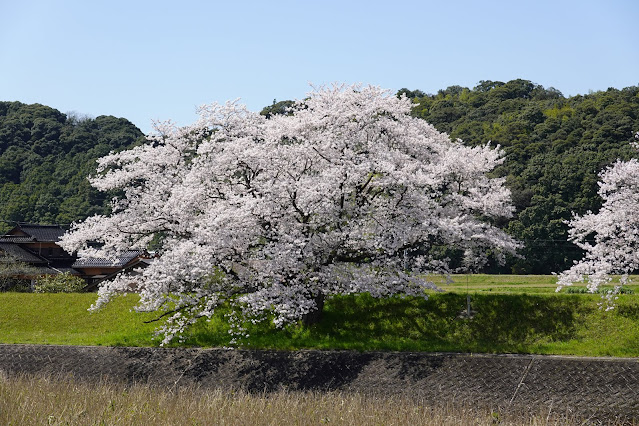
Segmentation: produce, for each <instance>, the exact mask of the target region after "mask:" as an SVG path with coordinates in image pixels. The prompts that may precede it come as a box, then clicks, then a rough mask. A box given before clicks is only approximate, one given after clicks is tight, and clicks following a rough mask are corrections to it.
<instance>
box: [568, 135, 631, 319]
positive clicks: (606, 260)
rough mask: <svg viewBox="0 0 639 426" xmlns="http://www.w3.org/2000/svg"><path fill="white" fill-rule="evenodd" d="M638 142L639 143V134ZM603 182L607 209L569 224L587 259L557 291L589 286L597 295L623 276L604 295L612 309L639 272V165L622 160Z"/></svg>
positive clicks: (601, 193) (601, 188)
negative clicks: (574, 285)
mask: <svg viewBox="0 0 639 426" xmlns="http://www.w3.org/2000/svg"><path fill="white" fill-rule="evenodd" d="M635 138H636V139H637V140H639V133H637V134H636V135H635ZM637 147H638V145H637V143H635V148H637ZM600 178H601V180H600V182H599V196H600V197H601V198H602V199H603V205H602V206H601V209H600V210H599V212H597V213H593V212H588V213H586V214H585V215H583V216H575V217H574V218H573V219H572V220H571V221H570V222H569V223H568V224H569V226H570V230H569V239H570V241H572V242H574V243H575V244H577V245H578V246H579V247H580V248H581V249H583V250H584V251H585V255H584V257H583V259H582V260H580V261H579V262H576V263H575V264H574V265H573V266H572V268H570V269H568V270H567V271H564V272H562V273H561V274H559V279H558V287H557V291H559V290H561V289H562V288H563V287H564V286H570V285H572V284H573V283H583V282H587V287H588V290H589V291H591V292H593V293H594V292H595V291H597V289H598V288H599V287H600V286H601V285H602V284H605V283H608V282H610V281H611V280H612V277H611V276H612V275H621V279H620V281H619V283H618V284H616V285H615V286H614V288H613V290H611V291H610V292H607V293H605V294H604V297H605V298H606V299H607V300H606V303H605V304H606V305H607V309H611V308H612V307H613V304H612V303H611V302H612V300H613V299H614V298H615V297H616V294H617V293H618V292H619V290H620V289H621V287H622V286H623V285H624V284H626V283H627V282H628V274H630V273H631V272H633V271H636V270H637V269H639V208H638V206H639V161H637V160H636V159H632V160H630V161H620V160H618V161H617V162H616V163H614V164H613V165H612V166H610V167H608V168H606V169H605V170H603V171H602V172H601V173H600Z"/></svg>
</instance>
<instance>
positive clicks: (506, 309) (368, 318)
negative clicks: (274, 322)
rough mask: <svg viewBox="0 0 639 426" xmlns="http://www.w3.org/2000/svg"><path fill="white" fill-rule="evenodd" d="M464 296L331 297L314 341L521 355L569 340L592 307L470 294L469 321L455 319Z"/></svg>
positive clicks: (574, 300)
mask: <svg viewBox="0 0 639 426" xmlns="http://www.w3.org/2000/svg"><path fill="white" fill-rule="evenodd" d="M465 308H466V296H465V295H461V294H455V293H446V294H436V295H433V296H431V297H430V298H429V299H428V300H424V299H420V298H399V297H393V298H388V299H374V298H372V297H370V296H368V295H359V296H345V297H336V298H333V299H331V300H330V301H329V302H328V303H327V306H326V311H325V314H324V318H323V320H322V322H320V323H319V324H317V325H316V326H314V327H313V329H312V331H311V334H312V335H314V336H315V337H316V338H323V339H326V340H330V341H333V342H334V343H336V344H344V345H347V344H348V341H350V342H351V343H352V344H353V345H354V346H355V348H357V346H358V345H357V343H356V342H358V341H359V342H362V345H361V346H362V347H365V346H366V347H373V348H376V349H391V350H423V351H478V352H509V351H510V352H526V351H527V348H529V347H532V346H533V345H534V344H536V343H538V342H539V341H545V342H548V341H563V340H570V339H571V338H573V337H574V336H575V333H576V318H577V317H578V316H579V315H580V314H581V313H583V312H585V311H586V310H589V309H592V308H591V307H589V306H588V304H587V303H586V301H585V300H584V299H583V298H582V299H580V298H579V297H572V296H564V295H562V296H554V295H550V296H549V295H544V296H535V295H525V294H523V295H510V294H509V295H475V296H472V309H473V311H475V315H474V316H473V317H472V318H470V319H463V318H460V313H461V312H462V311H464V310H465Z"/></svg>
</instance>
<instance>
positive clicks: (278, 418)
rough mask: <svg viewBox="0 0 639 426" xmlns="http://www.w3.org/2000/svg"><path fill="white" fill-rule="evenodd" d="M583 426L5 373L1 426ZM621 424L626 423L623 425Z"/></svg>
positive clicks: (574, 420)
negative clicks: (141, 425) (187, 425)
mask: <svg viewBox="0 0 639 426" xmlns="http://www.w3.org/2000/svg"><path fill="white" fill-rule="evenodd" d="M497 423H499V424H502V425H511V424H516V425H526V424H529V425H547V424H548V425H550V424H561V425H579V424H584V423H585V422H584V419H580V418H578V417H577V416H575V415H574V414H565V413H561V412H560V413H557V412H555V411H553V410H552V406H551V407H550V409H547V410H544V412H532V413H531V412H528V411H522V410H520V409H517V410H515V409H506V410H504V411H501V410H497V409H494V410H488V409H480V408H476V407H469V406H464V405H463V404H453V403H452V402H448V403H446V402H442V403H441V405H439V406H427V405H424V404H423V403H420V402H418V401H415V400H410V399H406V398H404V399H402V398H394V397H390V398H381V397H377V398H375V397H367V396H363V395H358V394H346V393H341V392H304V393H301V392H277V393H273V394H264V395H259V394H258V395H255V394H248V393H243V392H225V391H223V390H210V391H204V390H199V389H193V388H180V389H175V390H173V391H171V390H170V389H166V388H154V387H152V386H144V385H133V386H123V385H119V384H109V383H102V384H97V385H96V384H88V383H83V382H77V381H74V380H73V379H69V378H65V377H61V378H47V377H37V378H34V377H26V376H23V377H2V376H0V424H3V425H12V424H15V425H44V424H48V425H68V424H74V425H75V424H94V425H97V424H108V425H118V424H127V425H138V424H156V425H182V424H189V425H208V424H222V425H249V424H250V425H318V424H340V425H462V424H466V425H471V424H472V425H494V424H497ZM619 424H621V422H619Z"/></svg>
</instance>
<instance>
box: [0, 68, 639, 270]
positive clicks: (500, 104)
mask: <svg viewBox="0 0 639 426" xmlns="http://www.w3.org/2000/svg"><path fill="white" fill-rule="evenodd" d="M399 93H400V94H401V93H404V94H405V95H406V96H408V97H410V98H412V99H413V101H414V102H415V108H414V110H413V114H414V115H415V116H417V117H421V118H423V119H425V120H426V121H428V122H430V123H431V124H433V125H434V126H435V127H436V128H437V129H438V130H440V131H445V132H447V133H449V134H450V135H451V137H453V138H460V139H462V140H463V141H464V142H465V143H467V144H471V145H478V144H485V143H487V142H488V141H491V143H492V144H495V145H497V144H499V145H501V146H502V147H503V148H504V149H505V151H506V154H507V155H506V160H505V162H504V163H503V165H502V166H500V167H499V168H498V169H497V170H495V173H496V174H497V175H499V176H505V177H506V178H507V185H508V187H509V188H510V189H511V191H512V194H513V201H514V204H515V206H516V208H517V210H516V215H515V217H514V218H513V219H512V220H511V221H509V222H508V223H502V224H500V226H503V227H504V228H505V229H507V231H508V232H509V233H510V234H511V235H513V236H515V237H516V238H518V239H520V240H522V241H524V242H525V244H526V248H525V249H524V250H523V252H522V254H523V255H524V256H525V258H524V259H511V260H510V261H509V264H508V265H507V267H506V268H505V269H502V270H500V271H501V272H516V273H534V274H541V273H544V274H545V273H550V272H559V271H562V270H564V269H566V268H567V267H569V266H570V265H571V264H572V261H573V260H574V259H577V258H580V257H581V253H580V251H579V250H578V249H577V248H576V246H574V245H573V244H571V243H569V242H568V241H567V239H566V238H567V226H566V225H565V223H564V220H566V219H569V218H570V217H571V212H573V211H574V212H576V213H584V212H585V211H587V210H589V209H590V210H597V209H598V208H599V205H600V203H601V201H600V199H599V197H598V196H597V188H598V186H597V180H598V173H599V172H600V171H601V170H602V169H603V168H604V167H606V166H607V165H610V164H612V163H613V162H614V161H615V159H617V158H621V159H628V158H629V157H631V156H632V155H634V154H633V151H632V149H631V148H630V142H631V141H632V140H633V133H634V132H636V131H638V130H639V87H637V86H633V87H627V88H625V89H608V90H607V91H604V92H595V93H590V94H587V95H583V96H581V95H580V96H573V97H565V96H563V95H562V94H561V92H559V91H558V90H556V89H553V88H544V87H542V86H540V85H537V84H534V83H532V82H530V81H527V80H513V81H509V82H506V83H504V82H497V81H481V82H479V84H478V85H477V86H476V87H474V88H472V89H470V88H466V87H460V86H451V87H448V88H447V89H444V90H440V91H439V92H438V93H437V94H426V93H424V92H422V91H420V90H408V89H402V90H400V91H399ZM290 105H291V102H290V101H282V102H279V103H275V102H274V104H273V105H271V106H268V107H266V108H264V110H263V111H262V113H263V114H264V115H267V116H270V115H272V114H281V113H285V112H286V108H287V107H288V106H290ZM143 140H144V135H143V134H142V132H140V130H139V129H137V128H136V127H135V126H134V125H133V124H132V123H130V122H129V121H128V120H126V119H124V118H115V117H112V116H99V117H97V118H95V119H91V118H77V117H75V116H71V117H69V116H67V115H65V114H63V113H61V112H59V111H57V110H55V109H53V108H50V107H47V106H43V105H38V104H35V105H26V104H22V103H20V102H0V228H1V229H0V231H6V230H7V229H8V228H10V227H11V226H12V221H29V222H40V223H62V224H68V223H70V222H72V221H75V220H79V219H83V218H85V217H87V216H89V215H92V214H95V213H106V212H107V211H108V200H109V196H108V195H105V194H102V193H99V192H97V191H95V190H94V189H92V188H91V187H90V186H89V183H88V181H87V179H86V176H87V175H89V174H90V173H91V172H93V171H94V170H95V165H96V164H95V159H97V158H99V157H101V156H103V155H105V154H107V153H108V152H109V151H111V150H119V149H124V148H128V147H131V146H133V145H135V144H138V143H141V142H142V141H143Z"/></svg>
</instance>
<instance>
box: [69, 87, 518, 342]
mask: <svg viewBox="0 0 639 426" xmlns="http://www.w3.org/2000/svg"><path fill="white" fill-rule="evenodd" d="M410 109H411V101H410V100H409V99H406V98H405V97H401V98H398V97H397V96H395V95H394V94H393V93H391V92H389V91H387V90H383V89H380V88H377V87H370V86H361V85H355V86H344V85H333V86H330V87H321V88H317V89H314V91H312V92H311V93H309V94H308V97H307V98H306V99H304V100H301V101H298V102H297V103H296V104H295V106H294V107H292V108H291V110H290V111H289V113H288V114H282V115H276V116H273V117H271V118H268V119H267V118H265V117H263V116H261V115H259V114H256V113H253V112H250V111H248V110H247V109H246V108H245V107H244V106H242V105H239V104H238V103H237V102H229V103H226V104H224V105H219V104H213V105H208V106H204V107H202V108H201V109H200V111H199V114H200V119H199V120H198V121H197V122H196V123H195V124H193V125H191V126H186V127H178V126H175V125H174V124H172V123H171V122H167V123H157V124H156V130H155V132H154V133H153V134H152V135H150V136H149V142H148V143H147V144H145V145H143V146H138V147H136V148H133V149H131V150H128V151H123V152H118V153H111V154H109V155H107V156H106V157H104V158H102V159H100V160H99V164H98V169H97V174H96V175H95V176H94V177H93V178H92V179H91V183H92V184H93V186H95V187H96V188H98V189H100V190H104V191H107V190H117V191H119V193H120V194H121V196H119V197H117V198H116V199H114V200H113V202H112V214H111V215H110V216H94V217H91V218H89V219H87V220H86V221H84V222H83V223H78V224H74V225H73V227H72V229H71V231H70V232H69V233H68V234H67V235H65V236H64V238H63V241H62V244H63V246H64V248H65V249H66V250H68V251H71V252H77V253H78V254H79V255H80V256H82V257H96V256H97V257H109V256H116V255H117V254H119V253H122V252H124V251H127V250H131V249H145V248H147V247H149V245H150V244H152V245H153V247H155V248H156V249H157V254H158V257H157V259H156V260H155V261H154V262H153V263H152V264H151V265H150V266H148V267H147V268H145V269H143V270H140V271H139V274H138V275H135V276H132V275H124V274H123V275H120V276H119V277H117V278H116V279H114V280H112V281H109V282H107V283H105V284H103V285H102V286H101V287H100V289H99V297H98V300H97V302H96V303H95V305H94V306H93V308H94V309H97V308H99V307H100V306H102V305H103V304H104V303H107V302H108V301H109V300H110V298H111V297H112V296H113V295H115V294H118V293H121V292H126V291H128V290H130V288H131V286H132V285H135V287H136V288H138V289H139V291H140V294H141V301H140V306H139V307H138V309H140V310H147V311H148V310H151V311H159V312H163V313H164V318H165V319H166V322H165V325H164V326H163V327H162V328H161V329H160V333H161V334H162V335H163V337H164V340H163V343H167V342H169V341H170V340H171V339H172V338H174V337H175V336H178V335H181V334H182V332H183V331H184V330H185V329H186V328H187V327H188V326H189V325H191V324H193V323H194V322H195V321H197V320H198V318H201V317H209V318H210V317H211V315H213V312H214V310H215V309H216V308H217V307H218V306H220V305H221V304H231V305H232V306H235V307H236V311H235V312H236V314H233V315H232V320H233V324H232V325H233V327H234V330H235V331H234V332H235V333H236V334H239V335H242V333H244V328H243V325H242V324H243V323H244V322H245V321H247V320H250V321H257V320H262V319H264V318H266V317H267V316H268V318H271V319H272V321H273V322H274V323H275V324H276V325H278V326H282V325H284V324H287V323H291V322H295V321H298V320H300V319H301V318H303V317H304V316H305V315H307V314H309V313H311V312H313V311H314V310H316V309H318V307H321V301H322V300H323V298H324V297H330V296H331V295H335V294H352V293H361V292H368V293H370V294H372V295H373V296H376V297H383V296H389V295H394V294H403V295H415V296H420V297H426V293H425V290H426V289H431V288H435V285H434V284H433V283H432V281H431V280H429V274H433V273H438V274H441V273H444V274H446V273H448V272H450V264H449V261H448V259H442V258H438V257H437V256H434V255H433V254H432V250H430V249H431V248H432V247H434V246H447V247H454V248H456V249H459V250H461V251H462V252H463V253H465V261H466V263H467V264H468V265H475V266H480V265H481V264H483V262H485V260H486V253H487V252H490V253H497V254H505V253H515V251H516V249H517V248H518V246H519V243H518V242H516V241H515V240H513V239H512V238H511V237H509V236H508V235H506V234H505V233H504V232H503V231H501V230H500V229H498V228H497V227H495V226H493V225H492V223H493V221H494V220H496V219H498V218H501V217H509V216H511V214H512V212H513V208H512V206H511V202H510V193H509V191H508V190H507V189H506V188H505V186H504V179H502V178H493V177H489V175H488V172H490V171H491V170H493V169H494V167H495V166H496V165H498V164H500V162H501V161H503V158H502V151H501V150H500V149H499V148H498V147H496V148H493V147H491V146H478V147H468V146H464V145H463V144H462V143H461V141H451V140H450V138H449V137H448V135H446V134H442V133H440V132H438V131H437V130H436V129H435V128H433V127H432V126H431V125H429V124H427V123H426V122H424V121H423V120H421V119H416V118H413V117H411V116H410ZM96 242H97V243H98V244H95V243H96Z"/></svg>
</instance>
